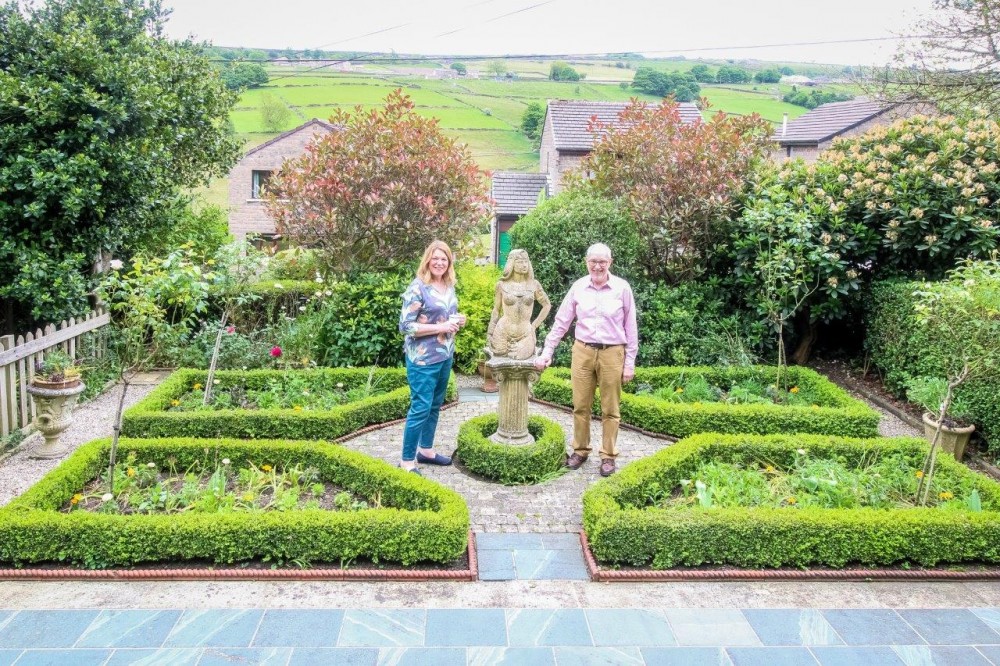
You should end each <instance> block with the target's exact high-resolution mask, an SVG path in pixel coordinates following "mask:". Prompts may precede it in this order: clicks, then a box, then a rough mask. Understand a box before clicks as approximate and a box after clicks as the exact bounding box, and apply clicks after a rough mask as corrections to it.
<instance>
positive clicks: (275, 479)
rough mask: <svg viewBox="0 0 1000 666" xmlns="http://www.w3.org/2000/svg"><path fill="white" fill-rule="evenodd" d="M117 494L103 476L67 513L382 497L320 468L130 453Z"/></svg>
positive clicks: (302, 504)
mask: <svg viewBox="0 0 1000 666" xmlns="http://www.w3.org/2000/svg"><path fill="white" fill-rule="evenodd" d="M115 474H116V475H117V476H118V478H116V479H115V483H114V487H115V494H111V493H105V492H103V489H104V488H106V487H107V486H106V485H104V484H106V483H107V480H106V479H99V480H97V481H95V482H94V483H92V484H90V486H88V487H87V488H86V489H84V490H83V491H82V492H79V493H77V494H75V495H73V497H72V498H71V499H70V501H69V502H68V503H67V504H66V506H65V507H64V508H63V509H64V511H66V512H72V511H80V510H86V511H92V512H96V513H112V514H154V513H155V514H177V513H183V512H193V513H211V514H219V513H238V512H243V513H259V512H264V511H294V510H299V509H325V510H330V511H359V510H362V509H367V508H369V507H370V506H372V507H374V508H379V507H380V506H381V502H380V500H379V498H377V497H376V498H375V499H374V500H372V503H371V504H369V501H367V500H365V499H363V498H360V497H357V496H355V495H353V494H352V493H349V492H347V491H345V490H343V489H341V488H338V487H336V486H333V485H331V484H329V483H325V482H323V481H322V480H321V479H320V475H319V470H317V469H316V468H315V467H303V466H302V465H294V466H291V467H285V468H277V467H274V466H272V465H270V464H267V463H262V464H260V465H256V464H253V463H248V464H247V466H246V467H242V468H239V469H236V468H235V467H234V466H233V465H232V464H231V462H230V460H229V459H228V458H223V459H222V460H220V461H218V463H217V464H216V466H215V468H214V469H212V470H206V469H202V470H196V469H194V468H192V469H188V470H185V471H184V472H178V471H177V470H176V469H174V468H173V466H169V467H168V468H166V469H161V468H160V467H159V466H157V465H156V463H152V462H149V463H142V462H141V461H138V460H137V458H136V456H135V454H130V455H129V456H128V458H127V459H126V460H125V463H124V464H123V465H120V466H118V467H116V468H115Z"/></svg>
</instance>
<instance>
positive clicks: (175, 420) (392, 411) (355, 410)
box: [122, 368, 457, 440]
mask: <svg viewBox="0 0 1000 666" xmlns="http://www.w3.org/2000/svg"><path fill="white" fill-rule="evenodd" d="M287 372H288V373H289V374H292V373H294V374H297V375H300V376H301V375H313V376H322V377H323V379H325V380H326V381H328V382H332V383H334V384H335V383H336V382H340V381H342V382H344V383H345V384H350V383H358V382H363V381H366V380H367V379H368V373H369V370H368V369H366V368H319V369H315V370H289V371H287ZM207 374H208V373H207V372H206V371H205V370H190V369H181V370H177V371H176V372H174V373H173V374H172V375H170V376H169V377H167V379H165V380H164V381H163V382H162V383H161V384H160V385H159V386H157V387H156V388H155V389H153V390H152V391H151V392H150V393H149V395H147V396H146V397H145V398H144V399H143V400H141V401H140V402H138V403H137V404H135V405H134V406H132V407H131V408H130V409H128V410H127V411H126V412H125V415H124V417H123V420H122V433H123V434H125V435H127V436H129V437H236V438H241V439H269V438H270V439H286V440H300V439H336V438H338V437H343V436H344V435H349V434H351V433H353V432H356V431H358V430H360V429H361V428H364V427H365V426H370V425H376V424H381V423H386V422H388V421H395V420H398V419H402V418H405V417H406V412H407V411H408V410H409V408H410V388H409V386H408V385H407V383H406V370H405V369H402V368H376V369H375V374H376V376H377V377H378V378H379V381H380V382H381V385H382V386H383V387H385V388H388V389H390V390H389V391H388V392H387V393H383V394H382V395H377V396H373V397H371V398H365V399H364V400H359V401H357V402H353V403H348V404H346V405H341V406H339V407H336V408H334V409H331V410H327V411H314V410H310V411H295V410H293V409H254V410H250V409H220V410H213V411H204V412H171V411H167V409H168V408H169V406H170V401H171V400H174V399H176V398H179V397H180V396H182V395H184V393H186V392H188V391H189V390H191V387H192V386H193V385H194V384H195V383H202V384H203V383H204V382H205V378H206V376H207ZM285 374H286V371H284V370H220V371H218V372H216V373H215V377H216V379H218V380H219V385H218V387H217V389H216V390H218V389H219V388H222V389H225V388H227V387H230V386H233V385H237V384H242V385H244V386H246V387H247V388H249V389H258V388H263V387H265V386H267V383H268V382H269V381H270V380H272V379H275V378H281V377H284V376H285ZM456 395H457V391H456V389H455V377H454V375H452V377H451V379H450V380H449V381H448V394H447V399H448V400H449V401H452V400H454V399H455V397H456Z"/></svg>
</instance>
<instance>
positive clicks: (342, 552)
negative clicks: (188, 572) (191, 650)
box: [0, 438, 469, 577]
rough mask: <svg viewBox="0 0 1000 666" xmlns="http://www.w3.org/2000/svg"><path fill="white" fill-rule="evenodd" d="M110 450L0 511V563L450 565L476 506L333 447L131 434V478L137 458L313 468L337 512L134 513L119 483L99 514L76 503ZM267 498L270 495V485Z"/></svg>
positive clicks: (79, 458) (167, 463)
mask: <svg viewBox="0 0 1000 666" xmlns="http://www.w3.org/2000/svg"><path fill="white" fill-rule="evenodd" d="M109 449H110V442H109V440H106V439H105V440H95V441H93V442H90V443H88V444H86V445H84V446H82V447H80V448H79V449H77V450H76V451H75V452H74V453H73V454H72V455H71V456H70V457H69V458H67V459H66V460H65V461H64V462H63V463H62V464H61V465H59V467H57V468H56V469H55V470H53V471H52V472H50V473H49V474H47V475H46V476H45V477H44V478H43V479H42V480H41V481H39V482H38V483H37V484H35V485H34V486H32V488H30V489H29V490H28V491H27V492H25V493H24V494H23V495H21V496H20V497H18V498H17V499H15V500H14V501H12V502H11V503H10V504H8V505H7V506H6V507H4V508H3V509H0V562H3V563H7V564H10V565H14V566H16V567H21V566H24V565H28V564H39V563H64V564H72V565H74V566H79V567H82V568H83V569H106V568H111V567H130V566H134V565H142V564H148V563H169V565H170V566H177V564H178V563H183V562H192V561H200V562H210V563H213V564H215V565H220V564H221V565H232V564H234V563H243V562H255V561H259V562H265V563H271V564H290V565H292V566H296V567H312V566H318V565H321V564H323V563H326V564H332V565H334V566H335V567H340V566H344V565H347V564H350V563H352V562H355V561H364V560H368V561H370V562H372V563H375V564H378V565H380V566H381V565H384V564H385V563H387V562H393V563H400V564H402V565H413V564H417V563H421V562H431V563H438V564H448V563H451V562H454V561H455V560H457V559H458V558H460V557H462V556H463V554H464V553H465V552H466V547H467V535H468V530H469V513H468V508H467V506H466V504H465V501H464V500H463V499H462V497H461V496H460V495H458V494H457V493H455V492H454V491H452V490H449V489H447V488H444V487H443V486H440V485H438V484H436V483H434V482H432V481H429V480H426V479H422V478H420V477H419V476H417V475H415V474H409V473H406V472H404V471H402V470H400V469H397V468H395V467H392V466H390V465H388V464H387V463H384V462H382V461H380V460H375V459H372V458H369V457H368V456H365V455H363V454H360V453H356V452H352V451H348V450H346V449H342V448H341V447H338V446H333V445H328V444H318V443H310V442H289V441H268V440H258V441H239V440H198V439H190V438H177V439H160V440H141V439H128V438H125V439H122V440H121V443H120V449H119V451H120V460H122V464H121V474H123V475H128V474H129V470H130V469H131V470H133V473H134V474H135V476H138V474H139V472H138V468H139V466H147V467H146V469H148V470H150V472H149V474H150V475H151V474H152V473H153V471H156V470H181V471H183V472H184V473H191V474H192V475H197V474H198V473H199V472H202V471H204V472H206V473H207V474H208V475H210V476H212V475H215V476H217V472H218V470H220V469H221V468H225V467H229V466H231V468H232V469H233V470H242V469H251V466H252V467H253V468H254V469H256V470H258V471H259V472H264V467H265V466H267V467H270V468H271V470H270V471H269V473H270V472H273V473H274V474H277V472H278V470H289V469H298V470H300V471H304V470H306V469H310V470H315V481H312V483H314V484H316V483H318V484H322V485H323V486H324V493H323V494H327V493H330V492H332V489H336V493H335V494H334V495H333V496H332V499H331V501H332V503H333V505H334V506H336V504H337V500H336V499H335V498H336V496H337V494H340V493H345V494H341V495H340V497H341V498H342V504H343V506H342V507H341V508H338V509H337V510H332V511H331V510H325V509H323V508H316V507H315V506H312V507H310V508H290V507H292V506H293V505H292V504H289V505H288V507H289V508H281V510H277V509H276V510H269V511H265V510H263V509H262V508H261V507H259V506H256V507H254V508H252V509H250V510H246V511H236V510H233V508H232V507H231V506H229V505H228V503H227V502H221V501H218V500H219V497H216V498H215V500H213V501H212V502H209V504H210V505H211V506H209V507H208V508H209V509H214V510H208V511H200V512H197V511H195V510H194V509H193V508H191V507H187V508H178V507H175V509H177V510H176V511H175V512H174V513H171V514H165V513H163V512H162V509H161V508H160V507H155V506H153V507H147V508H146V509H144V510H140V509H139V508H138V506H139V502H136V503H135V504H134V505H133V508H134V509H135V510H133V511H132V512H131V513H126V512H123V510H122V508H121V507H122V506H123V505H124V504H132V503H131V502H125V501H123V499H122V496H123V493H133V495H132V496H133V497H139V495H140V494H141V493H140V492H138V490H137V489H136V488H134V487H132V486H129V485H127V484H124V483H119V484H116V485H117V488H116V495H115V496H113V498H109V499H106V500H104V499H102V500H101V501H100V502H99V503H98V504H97V505H96V506H95V507H94V508H95V509H96V511H93V512H91V511H87V510H82V509H80V508H77V507H79V506H81V505H84V506H85V505H86V502H84V501H83V499H84V498H86V497H88V493H87V492H86V489H87V487H88V485H89V484H91V483H93V482H94V481H95V480H96V479H99V478H100V476H101V475H102V474H104V473H105V472H106V466H107V460H108V453H109ZM225 460H228V461H229V462H228V463H225V462H223V461H225ZM149 465H152V466H153V467H148V466H149ZM144 473H145V472H144ZM234 474H238V472H234ZM162 475H163V476H168V474H167V473H165V472H164V473H162ZM223 476H225V474H223ZM130 478H135V477H130ZM157 480H160V477H159V476H158V477H157ZM209 483H210V482H209ZM258 495H259V497H263V498H264V499H268V500H271V499H273V495H272V497H270V498H268V497H267V492H261V493H259V494H258ZM203 496H204V495H202V497H203ZM344 498H347V499H344ZM74 500H76V501H74ZM362 502H364V505H363V504H362ZM320 504H321V503H320ZM294 506H298V505H294ZM147 511H148V512H147ZM241 570H243V569H241ZM253 573H254V574H259V573H261V572H260V571H255V572H253ZM334 573H335V572H334ZM423 573H426V572H423ZM40 575H43V574H40ZM138 577H149V576H141V575H140V576H138ZM250 577H253V575H251V576H250Z"/></svg>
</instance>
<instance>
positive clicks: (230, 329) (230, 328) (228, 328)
mask: <svg viewBox="0 0 1000 666" xmlns="http://www.w3.org/2000/svg"><path fill="white" fill-rule="evenodd" d="M235 332H236V327H235V326H226V333H228V334H229V335H232V334H233V333H235Z"/></svg>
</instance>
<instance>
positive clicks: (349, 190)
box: [266, 90, 489, 272]
mask: <svg viewBox="0 0 1000 666" xmlns="http://www.w3.org/2000/svg"><path fill="white" fill-rule="evenodd" d="M330 122H331V123H332V124H334V125H335V126H336V127H337V129H336V130H335V131H333V132H329V133H327V134H325V135H323V136H321V137H318V138H317V139H315V141H314V142H313V143H312V144H311V145H309V146H308V147H307V148H306V151H305V153H304V154H303V155H302V156H301V157H299V158H297V159H292V160H288V161H286V162H285V164H284V165H283V166H282V169H281V171H280V172H279V173H278V174H277V176H276V177H275V178H274V179H272V181H271V183H269V187H268V190H269V191H268V193H267V195H266V198H267V205H268V209H269V211H270V212H271V214H272V215H273V216H274V219H275V222H276V225H277V229H278V231H279V232H280V233H282V234H284V235H285V236H287V237H288V238H289V239H290V240H291V241H292V242H294V243H297V244H301V245H307V246H312V247H316V248H318V249H319V250H320V251H321V253H322V256H323V258H324V261H325V263H326V264H327V266H328V268H330V269H331V270H333V271H338V272H339V271H350V270H353V269H370V270H379V269H386V268H392V267H395V266H398V265H399V264H400V263H412V261H413V259H414V258H415V257H419V256H420V253H421V252H423V249H424V247H426V246H427V244H428V243H429V242H430V241H431V240H434V239H440V240H443V241H446V242H448V243H450V244H452V245H453V247H454V246H455V245H459V246H460V245H462V244H463V242H464V241H465V239H466V238H467V236H468V235H469V232H470V231H471V230H472V229H473V228H474V227H475V226H477V225H478V224H480V223H482V222H483V221H484V220H485V219H487V217H488V215H489V209H488V205H489V196H488V188H487V185H486V179H485V174H484V173H483V172H481V171H480V170H479V168H478V167H477V166H476V164H475V162H473V161H472V156H471V154H470V153H469V151H468V149H467V148H466V147H465V146H464V145H462V144H459V143H457V142H456V141H455V140H454V139H452V138H449V137H448V136H445V135H444V134H443V133H442V131H441V129H440V128H439V127H438V121H437V120H434V119H430V118H424V117H422V116H419V115H417V114H416V113H414V111H413V102H411V101H410V99H409V97H407V96H406V95H404V94H402V92H401V91H399V90H395V91H393V92H392V93H390V94H389V96H388V97H387V98H386V100H385V105H384V106H383V107H381V108H377V109H373V110H370V111H364V110H363V109H362V108H361V107H360V106H359V107H356V108H355V109H354V111H353V112H348V111H343V110H338V111H337V112H335V113H334V114H333V115H332V116H331V117H330Z"/></svg>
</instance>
